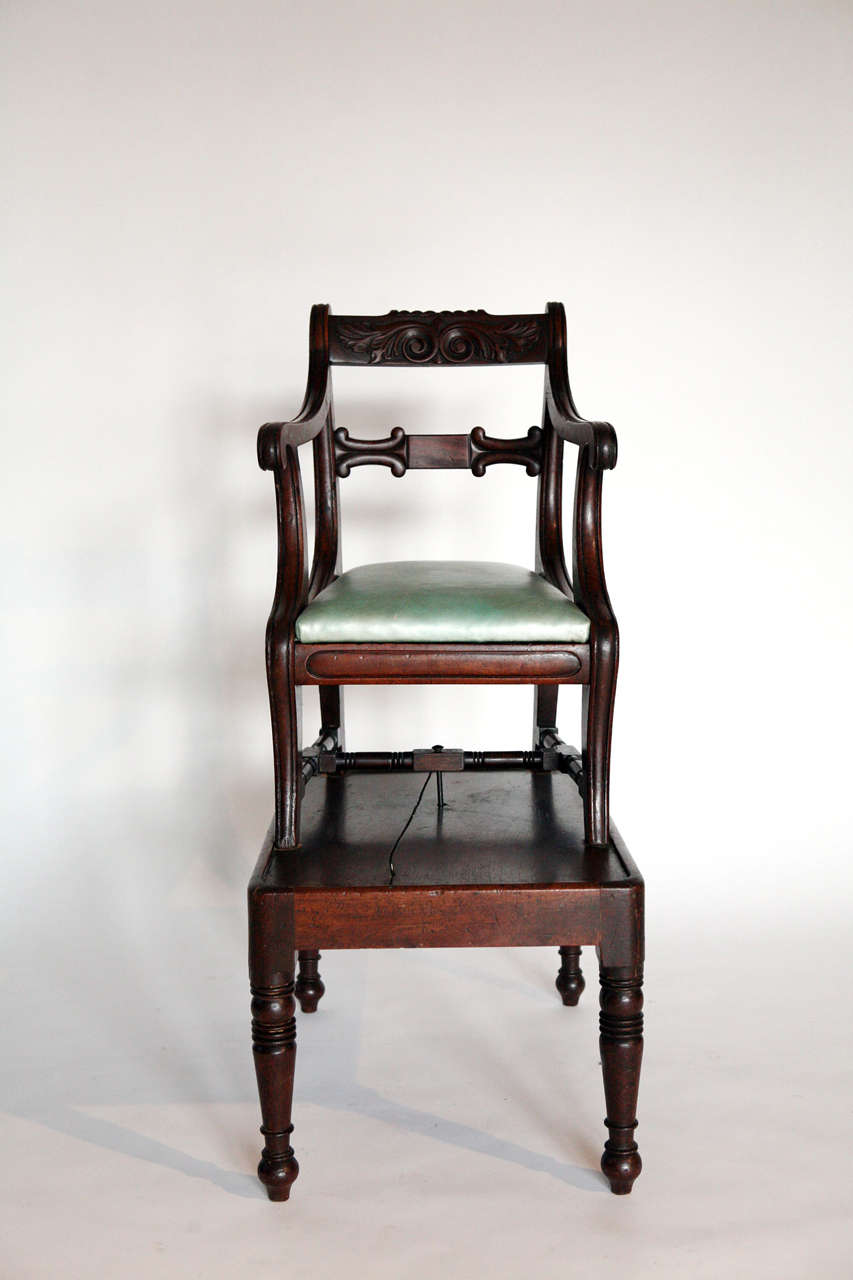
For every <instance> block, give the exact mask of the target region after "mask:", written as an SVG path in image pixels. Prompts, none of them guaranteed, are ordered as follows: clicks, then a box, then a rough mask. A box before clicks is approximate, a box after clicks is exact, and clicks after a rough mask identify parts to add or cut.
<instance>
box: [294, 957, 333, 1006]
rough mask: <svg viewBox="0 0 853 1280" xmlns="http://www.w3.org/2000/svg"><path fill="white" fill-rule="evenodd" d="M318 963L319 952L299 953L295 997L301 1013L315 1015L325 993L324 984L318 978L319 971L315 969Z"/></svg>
mask: <svg viewBox="0 0 853 1280" xmlns="http://www.w3.org/2000/svg"><path fill="white" fill-rule="evenodd" d="M319 963H320V952H319V951H300V952H299V975H298V977H297V979H296V988H295V995H296V999H297V1000H298V1001H299V1007H300V1008H301V1010H302V1012H303V1013H316V1012H317V1005H318V1004H319V1003H320V1001H321V1000H322V998H323V995H324V994H325V991H326V984H325V983H324V981H323V979H322V978H321V977H320V970H319V968H318V967H317V966H318V965H319Z"/></svg>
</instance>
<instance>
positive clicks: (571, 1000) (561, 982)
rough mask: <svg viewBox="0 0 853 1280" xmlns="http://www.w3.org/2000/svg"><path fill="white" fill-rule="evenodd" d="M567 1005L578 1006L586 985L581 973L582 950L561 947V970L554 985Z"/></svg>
mask: <svg viewBox="0 0 853 1280" xmlns="http://www.w3.org/2000/svg"><path fill="white" fill-rule="evenodd" d="M554 985H555V986H556V988H557V990H558V991H559V993H560V998H561V999H562V1001H563V1004H565V1005H576V1004H577V1002H578V1001H579V1000H580V998H581V995H582V993H583V990H584V987H585V986H586V983H585V982H584V977H583V972H582V971H581V948H580V947H560V969H559V972H558V973H557V980H556V982H555V984H554Z"/></svg>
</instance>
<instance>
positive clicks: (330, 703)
mask: <svg viewBox="0 0 853 1280" xmlns="http://www.w3.org/2000/svg"><path fill="white" fill-rule="evenodd" d="M319 689H320V723H321V726H322V729H323V732H324V733H325V732H327V731H328V730H330V729H331V730H333V731H334V733H335V737H336V738H337V740H338V750H340V751H343V750H344V749H345V743H344V706H343V703H344V694H343V689H342V688H341V686H340V685H339V684H321V685H319Z"/></svg>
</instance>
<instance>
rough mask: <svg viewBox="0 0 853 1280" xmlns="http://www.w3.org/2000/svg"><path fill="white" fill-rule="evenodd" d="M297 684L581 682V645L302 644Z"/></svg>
mask: <svg viewBox="0 0 853 1280" xmlns="http://www.w3.org/2000/svg"><path fill="white" fill-rule="evenodd" d="M293 654H294V666H293V678H294V679H295V681H296V683H297V684H326V683H333V684H545V683H554V684H584V683H585V682H586V680H587V679H588V678H589V675H588V672H589V647H588V645H585V644H558V643H556V642H554V643H548V644H502V645H499V644H467V645H465V644H426V643H425V644H421V643H414V642H412V643H406V644H404V643H397V644H371V643H369V642H367V641H361V642H358V643H355V642H354V643H351V644H347V643H343V642H340V643H334V644H332V643H329V644H302V643H300V642H299V641H296V642H295V643H294V646H293Z"/></svg>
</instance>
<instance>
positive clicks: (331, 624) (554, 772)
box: [249, 303, 643, 1200]
mask: <svg viewBox="0 0 853 1280" xmlns="http://www.w3.org/2000/svg"><path fill="white" fill-rule="evenodd" d="M531 363H538V364H543V365H544V367H545V390H544V403H543V409H542V418H541V426H539V427H532V428H531V429H530V430H529V431H528V432H527V435H526V436H524V437H522V438H519V439H510V440H507V439H495V438H493V437H491V436H489V435H487V434H486V433H485V432H484V430H483V429H482V428H480V427H475V428H474V429H473V430H472V431H471V432H470V433H469V434H466V435H408V434H407V433H406V432H405V431H404V430H402V429H401V428H399V427H397V428H395V429H394V430H393V431H392V432H391V434H390V435H389V436H388V437H387V438H386V439H384V440H370V441H368V440H358V439H353V438H352V437H351V436H350V435H349V433H348V431H347V430H346V429H345V428H337V429H336V428H335V424H334V412H333V402H332V366H333V365H335V364H349V365H376V366H381V365H397V366H409V367H411V366H417V365H492V364H495V365H498V364H531ZM309 441H311V442H312V445H313V463H314V490H315V495H316V528H315V540H314V548H313V555H312V557H311V561H310V568H309V559H308V554H307V548H306V531H305V519H304V512H303V499H302V486H301V478H300V462H299V456H298V449H299V446H300V445H303V444H307V443H308V442H309ZM566 442H568V443H569V444H573V445H576V446H577V447H578V458H577V472H576V480H575V495H574V516H573V524H572V572H571V576H570V575H569V572H568V570H567V566H566V559H565V554H564V549H563V530H562V468H563V449H564V445H565V443H566ZM258 459H259V462H260V465H261V467H262V468H263V469H265V470H269V471H272V472H273V475H274V479H275V488H276V503H277V513H278V536H279V554H278V575H277V582H276V591H275V597H274V601H273V607H272V612H271V614H270V619H269V623H268V626H267V642H266V653H267V674H268V681H269V691H270V705H271V714H272V730H273V750H274V765H275V818H274V822H273V825H272V827H271V829H270V833H269V835H268V838H267V842H266V843H265V845H264V848H263V849H262V852H261V857H260V860H259V862H258V866H257V868H256V871H255V874H254V876H253V878H252V881H251V883H250V887H249V904H250V968H251V977H252V991H253V1012H254V1021H253V1046H254V1051H255V1062H256V1067H257V1074H258V1084H259V1090H260V1095H261V1109H262V1113H263V1118H264V1124H263V1127H262V1133H263V1134H264V1136H265V1140H266V1145H265V1148H264V1153H263V1156H262V1160H261V1165H260V1167H259V1176H260V1177H261V1180H262V1181H263V1182H264V1183H265V1185H266V1186H267V1189H268V1192H269V1194H270V1196H271V1198H273V1199H280V1200H281V1199H287V1197H288V1195H289V1192H290V1186H291V1184H292V1182H293V1180H294V1178H295V1177H296V1174H297V1172H298V1165H297V1163H296V1160H295V1158H294V1155H293V1150H292V1147H291V1146H290V1141H289V1134H290V1131H291V1128H292V1126H291V1124H290V1108H291V1098H292V1089H293V1069H294V1054H295V1018H294V1010H295V1002H294V996H295V997H296V998H298V999H299V1001H300V1004H301V1007H302V1010H303V1012H313V1011H314V1010H316V1008H317V1003H318V1001H319V999H320V998H321V997H322V995H323V991H324V986H323V983H322V980H321V979H320V976H319V971H318V961H319V958H320V956H319V947H320V946H323V947H359V946H460V945H492V946H508V945H548V944H556V945H558V946H559V947H560V955H561V967H560V971H559V974H558V977H557V988H558V990H559V992H560V994H561V996H562V999H563V1002H564V1003H565V1004H567V1005H572V1004H576V1003H577V1000H578V998H579V996H580V994H581V991H582V990H583V986H584V983H583V977H582V975H581V972H580V967H579V957H580V947H581V945H585V944H590V943H592V944H594V945H596V946H597V947H598V949H599V956H600V964H601V982H602V994H601V1008H602V1013H601V1052H602V1065H603V1068H604V1076H605V1093H606V1096H607V1103H608V1119H607V1120H606V1121H605V1123H606V1124H607V1126H608V1128H609V1131H610V1137H609V1139H608V1141H607V1144H606V1146H605V1153H604V1156H603V1158H602V1168H603V1170H604V1172H605V1174H606V1175H607V1177H608V1179H609V1181H610V1184H611V1188H612V1190H614V1191H615V1192H617V1193H625V1192H627V1191H630V1189H631V1185H632V1184H633V1181H634V1179H635V1178H636V1176H637V1174H638V1173H639V1171H640V1167H641V1165H640V1158H639V1154H638V1152H637V1145H636V1143H635V1142H634V1140H633V1129H634V1126H635V1124H636V1117H635V1114H634V1111H635V1106H636V1097H637V1089H638V1084H639V1068H640V1057H641V1052H642V1012H641V1010H642V992H641V983H642V939H643V933H642V902H643V885H642V880H641V878H640V876H639V873H638V872H637V869H636V867H635V866H634V864H633V862H632V861H631V859H630V856H629V855H628V853H627V850H626V849H625V847H624V845H623V844H622V842H621V840H620V838H619V836H618V833H616V832H615V829H611V823H610V816H609V767H610V738H611V725H612V719H613V700H614V693H615V686H616V671H617V665H618V653H619V633H618V629H617V625H616V619H615V617H614V614H613V610H612V608H611V605H610V600H609V597H608V594H607V587H606V583H605V577H604V567H603V561H602V549H601V483H602V476H603V473H604V471H605V470H607V469H609V468H611V467H613V466H614V465H615V463H616V435H615V433H614V431H613V428H612V427H611V426H610V425H609V424H608V423H605V422H588V421H586V420H585V419H583V418H581V417H580V415H579V414H578V412H577V410H576V409H575V405H574V402H573V399H572V395H571V391H570V389H569V379H568V372H567V365H566V324H565V313H564V310H563V307H562V305H560V304H558V303H550V304H549V305H548V307H547V310H546V311H545V312H544V313H543V314H540V315H514V316H492V315H488V314H487V313H486V312H484V311H467V312H449V311H443V312H431V311H428V312H407V311H391V312H389V313H388V314H387V315H385V316H335V315H332V314H331V312H330V310H329V308H328V307H327V306H315V307H313V308H312V310H311V320H310V360H309V371H308V386H307V390H306V393H305V399H304V402H303V405H302V408H301V410H300V412H299V414H298V415H297V417H296V418H294V419H293V420H292V421H291V422H285V423H268V424H267V425H265V426H263V427H262V428H261V430H260V433H259V436H258ZM502 463H512V464H516V465H521V466H523V467H524V468H525V469H526V471H527V474H528V475H530V476H535V477H537V478H538V479H537V486H538V500H537V522H536V541H535V546H536V571H535V573H534V572H530V571H528V570H525V569H522V568H519V567H517V566H512V565H498V564H493V563H490V562H482V563H481V562H464V561H463V562H441V561H427V562H403V563H388V564H382V565H367V566H361V567H360V568H355V569H352V570H349V571H348V572H342V571H341V565H340V551H339V545H340V544H339V496H338V484H339V479H341V478H345V477H346V476H348V475H349V474H350V472H351V470H352V468H353V467H358V466H366V465H379V466H384V467H388V468H390V470H391V472H392V474H393V475H395V476H404V475H405V473H406V471H408V470H412V469H418V468H459V469H467V470H470V471H472V472H473V474H474V475H475V476H479V477H482V476H484V475H485V474H486V471H487V469H488V468H489V467H491V466H493V465H497V464H502ZM420 683H425V684H528V685H532V686H533V687H534V693H535V711H534V736H533V743H532V749H524V750H521V751H494V752H474V751H464V750H461V749H460V750H448V749H445V748H443V747H433V748H421V749H413V750H412V751H404V752H348V751H346V750H345V749H344V742H343V719H342V708H341V686H342V685H346V684H420ZM309 684H313V685H317V686H319V694H320V708H321V726H320V733H319V736H318V737H317V739H316V741H315V742H314V743H313V745H312V746H310V747H308V748H306V749H304V750H303V749H302V747H301V741H300V713H299V695H300V692H301V688H300V687H301V686H303V685H309ZM561 684H580V685H581V686H582V687H583V703H582V708H583V709H582V724H581V751H580V752H578V751H576V750H575V749H574V748H572V747H569V746H567V745H566V744H565V743H564V742H563V741H562V739H561V738H560V737H559V734H558V731H557V695H558V692H559V687H560V685H561ZM389 773H390V774H393V775H394V778H395V781H394V784H393V785H392V786H389V784H388V781H387V778H386V779H385V780H384V781H383V775H387V774H389ZM433 773H434V774H435V777H436V788H437V796H438V801H439V807H438V810H437V815H436V816H434V817H429V816H427V807H424V808H422V809H421V810H420V814H419V817H418V818H417V821H415V815H416V814H417V813H418V810H419V805H420V800H421V798H422V796H423V792H424V790H425V783H424V784H423V785H421V784H417V788H418V789H417V790H413V788H414V787H415V785H416V779H415V778H413V777H410V776H409V775H417V774H424V775H426V779H427V781H428V780H429V776H430V775H431V774H433ZM519 773H525V774H526V775H527V777H526V780H525V779H524V778H521V779H520V778H519ZM496 780H497V781H496ZM445 789H446V790H445ZM578 792H579V795H578ZM446 797H447V798H446ZM413 802H414V803H413ZM404 839H405V840H407V841H408V844H407V846H406V848H407V849H408V850H409V851H410V854H411V856H408V855H407V867H406V869H405V871H404V872H403V873H402V874H397V873H396V872H395V868H394V863H393V858H394V855H395V851H397V850H398V848H402V847H403V846H402V845H401V844H400V842H401V841H403V840H404ZM297 950H298V954H299V975H298V978H296V980H294V977H295V956H294V952H295V951H297Z"/></svg>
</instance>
